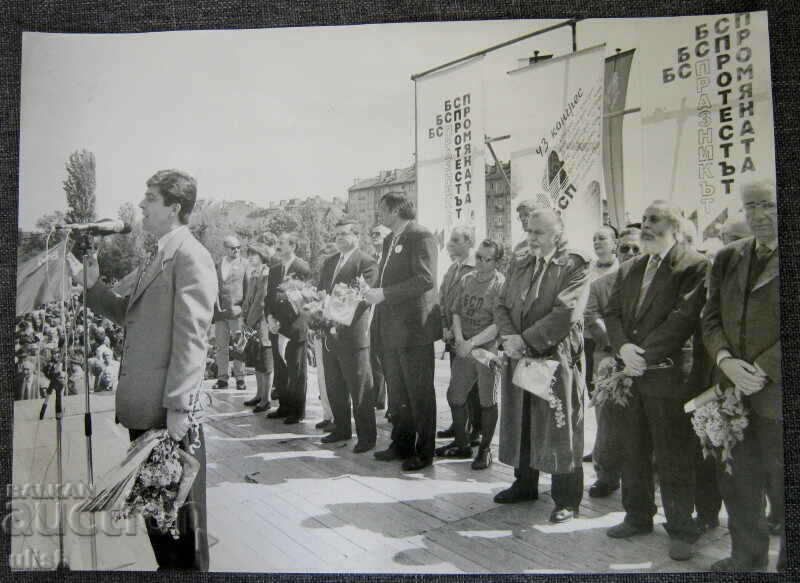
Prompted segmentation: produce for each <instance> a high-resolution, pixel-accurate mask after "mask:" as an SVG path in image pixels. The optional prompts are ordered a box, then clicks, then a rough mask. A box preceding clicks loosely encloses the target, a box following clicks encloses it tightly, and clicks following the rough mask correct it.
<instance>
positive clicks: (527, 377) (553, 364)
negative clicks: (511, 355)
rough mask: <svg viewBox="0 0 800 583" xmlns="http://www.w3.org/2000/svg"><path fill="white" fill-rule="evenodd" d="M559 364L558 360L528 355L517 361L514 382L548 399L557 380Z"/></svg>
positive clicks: (523, 388)
mask: <svg viewBox="0 0 800 583" xmlns="http://www.w3.org/2000/svg"><path fill="white" fill-rule="evenodd" d="M558 365H559V363H558V361H557V360H550V359H547V358H531V357H528V356H526V357H524V358H522V359H520V361H519V362H518V363H517V368H516V369H514V377H513V379H512V382H513V383H514V385H516V386H517V387H519V388H520V389H522V390H524V391H528V392H529V393H533V394H534V395H536V396H537V397H539V398H541V399H544V400H545V401H547V400H549V397H550V389H551V387H552V385H553V383H554V382H555V378H556V371H557V370H558Z"/></svg>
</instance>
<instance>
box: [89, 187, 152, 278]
mask: <svg viewBox="0 0 800 583" xmlns="http://www.w3.org/2000/svg"><path fill="white" fill-rule="evenodd" d="M117 216H118V217H119V219H120V220H121V221H123V222H125V223H127V224H129V225H131V232H130V233H129V234H127V235H111V236H110V237H104V238H103V239H102V241H101V243H100V246H99V250H98V255H99V258H100V275H102V276H105V277H107V278H110V279H122V278H123V277H125V276H126V275H128V274H129V273H130V272H132V271H133V270H135V269H136V268H137V267H138V266H139V263H140V262H141V260H142V258H143V257H145V256H146V255H147V252H148V250H147V249H146V247H147V244H148V242H149V241H148V237H147V234H146V233H144V231H143V230H142V223H141V221H139V220H137V217H136V207H135V206H134V205H133V203H130V202H126V203H124V204H123V205H122V206H120V207H119V210H118V211H117Z"/></svg>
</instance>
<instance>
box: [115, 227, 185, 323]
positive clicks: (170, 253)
mask: <svg viewBox="0 0 800 583" xmlns="http://www.w3.org/2000/svg"><path fill="white" fill-rule="evenodd" d="M181 228H182V229H183V227H181ZM187 236H192V235H191V233H190V232H189V230H188V229H185V231H183V232H181V233H177V234H176V235H175V236H173V237H172V238H171V239H169V241H167V243H166V245H164V248H163V249H162V250H161V251H159V252H158V254H156V256H155V258H153V262H152V263H151V264H150V266H149V267H148V268H147V270H146V271H145V272H144V274H142V277H141V279H140V281H139V285H138V286H137V288H136V290H135V292H134V294H133V295H132V296H131V299H130V302H128V308H130V307H131V306H132V305H133V304H134V303H136V301H137V300H138V299H139V298H140V297H142V294H143V293H144V290H146V289H147V288H148V287H149V286H150V284H151V283H153V282H154V281H155V280H156V278H157V277H158V276H159V275H160V274H161V272H162V271H164V267H166V265H167V263H168V262H170V261H172V258H173V257H174V255H175V252H176V251H177V250H178V248H179V247H180V246H181V244H182V243H183V241H184V239H185V238H186V237H187Z"/></svg>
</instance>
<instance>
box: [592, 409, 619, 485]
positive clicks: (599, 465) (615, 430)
mask: <svg viewBox="0 0 800 583" xmlns="http://www.w3.org/2000/svg"><path fill="white" fill-rule="evenodd" d="M595 413H596V415H597V437H596V438H595V441H594V450H592V460H593V461H594V469H595V472H597V481H598V482H603V483H604V484H608V485H610V486H617V485H619V481H620V476H621V475H622V458H623V457H624V450H625V442H624V435H623V427H624V424H625V412H624V408H623V407H620V406H619V405H615V404H614V403H610V402H606V403H604V404H602V405H600V406H598V407H596V408H595Z"/></svg>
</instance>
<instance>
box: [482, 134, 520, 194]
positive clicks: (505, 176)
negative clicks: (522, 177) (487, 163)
mask: <svg viewBox="0 0 800 583" xmlns="http://www.w3.org/2000/svg"><path fill="white" fill-rule="evenodd" d="M483 141H484V143H485V144H486V147H487V148H489V151H490V152H491V153H492V158H494V163H495V164H496V165H497V169H498V170H500V174H501V175H502V176H503V180H505V181H506V184H507V185H508V193H509V194H510V195H511V197H512V198H513V197H514V195H513V193H512V192H511V181H510V180H509V179H508V176H507V175H506V171H505V170H504V169H503V165H502V164H501V163H500V160H499V159H498V157H497V154H495V153H494V147H492V140H490V139H489V138H488V137H486V136H484V138H483Z"/></svg>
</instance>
